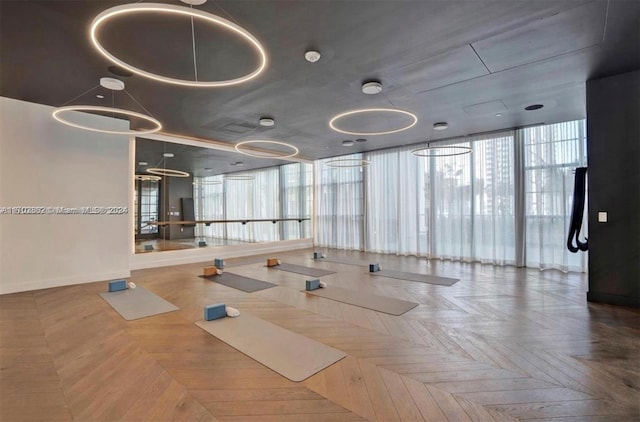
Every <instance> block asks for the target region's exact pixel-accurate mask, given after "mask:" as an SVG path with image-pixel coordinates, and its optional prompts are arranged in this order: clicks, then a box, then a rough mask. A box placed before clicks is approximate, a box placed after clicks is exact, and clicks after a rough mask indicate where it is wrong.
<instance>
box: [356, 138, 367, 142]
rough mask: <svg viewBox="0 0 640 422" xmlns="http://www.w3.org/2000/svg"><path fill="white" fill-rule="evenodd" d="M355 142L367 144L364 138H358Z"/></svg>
mask: <svg viewBox="0 0 640 422" xmlns="http://www.w3.org/2000/svg"><path fill="white" fill-rule="evenodd" d="M356 142H367V140H366V139H364V138H358V139H356Z"/></svg>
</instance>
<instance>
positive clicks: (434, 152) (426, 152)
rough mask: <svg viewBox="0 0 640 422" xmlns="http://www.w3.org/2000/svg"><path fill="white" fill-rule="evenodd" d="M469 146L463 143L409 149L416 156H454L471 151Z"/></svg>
mask: <svg viewBox="0 0 640 422" xmlns="http://www.w3.org/2000/svg"><path fill="white" fill-rule="evenodd" d="M471 151H472V149H471V147H466V146H463V145H441V146H430V145H427V146H426V147H423V148H417V149H414V150H413V151H411V154H413V155H415V156H416V157H455V156H456V155H465V154H469V153H471Z"/></svg>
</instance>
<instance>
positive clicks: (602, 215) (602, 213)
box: [598, 211, 608, 223]
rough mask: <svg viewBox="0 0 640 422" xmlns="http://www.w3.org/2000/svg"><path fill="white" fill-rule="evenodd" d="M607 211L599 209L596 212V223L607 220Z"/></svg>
mask: <svg viewBox="0 0 640 422" xmlns="http://www.w3.org/2000/svg"><path fill="white" fill-rule="evenodd" d="M607 217H608V216H607V212H606V211H600V212H599V213H598V223H606V222H607Z"/></svg>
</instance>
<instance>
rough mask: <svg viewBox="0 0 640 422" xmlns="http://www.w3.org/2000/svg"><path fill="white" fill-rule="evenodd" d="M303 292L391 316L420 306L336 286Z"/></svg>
mask: <svg viewBox="0 0 640 422" xmlns="http://www.w3.org/2000/svg"><path fill="white" fill-rule="evenodd" d="M303 291H304V292H305V293H307V294H309V295H314V296H320V297H324V298H326V299H331V300H335V301H337V302H342V303H348V304H349V305H355V306H359V307H361V308H367V309H371V310H374V311H378V312H384V313H385V314H390V315H402V314H404V313H405V312H407V311H409V310H411V309H413V308H415V307H416V306H418V304H417V303H415V302H408V301H406V300H401V299H394V298H392V297H386V296H378V295H374V294H371V293H366V292H363V291H362V290H357V291H356V290H348V289H343V288H341V287H335V286H329V287H327V288H325V289H316V290H310V291H307V290H303Z"/></svg>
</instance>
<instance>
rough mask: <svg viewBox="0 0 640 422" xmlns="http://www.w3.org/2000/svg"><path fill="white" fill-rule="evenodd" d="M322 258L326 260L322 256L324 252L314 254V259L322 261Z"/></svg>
mask: <svg viewBox="0 0 640 422" xmlns="http://www.w3.org/2000/svg"><path fill="white" fill-rule="evenodd" d="M321 258H324V257H323V256H322V252H314V253H313V259H321Z"/></svg>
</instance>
